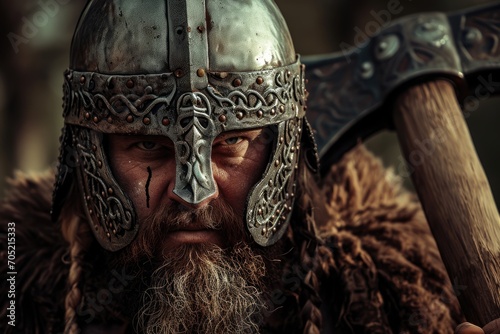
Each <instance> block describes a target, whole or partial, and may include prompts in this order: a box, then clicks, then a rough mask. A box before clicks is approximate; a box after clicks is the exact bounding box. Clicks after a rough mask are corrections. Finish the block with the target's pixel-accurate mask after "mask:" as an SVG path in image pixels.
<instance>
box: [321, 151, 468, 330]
mask: <svg viewBox="0 0 500 334" xmlns="http://www.w3.org/2000/svg"><path fill="white" fill-rule="evenodd" d="M399 181H400V180H398V179H397V178H396V177H395V176H394V175H393V174H392V173H391V172H387V171H386V170H384V169H383V167H382V165H381V163H380V161H378V160H376V159H373V157H372V155H371V154H370V153H368V151H366V150H365V149H364V148H363V147H362V146H359V147H357V148H356V149H354V150H352V151H351V152H349V153H348V154H347V155H346V156H345V157H344V158H343V160H342V162H341V163H339V164H337V165H334V166H332V168H331V172H330V173H329V175H328V176H327V178H326V179H325V181H324V187H323V193H322V195H323V196H324V199H323V200H322V201H323V202H326V203H327V205H326V211H327V213H324V214H322V216H326V217H328V218H327V219H326V220H323V223H321V222H319V225H320V226H319V231H320V232H319V234H320V235H321V237H322V238H324V239H326V243H327V244H328V245H329V247H330V249H332V250H333V253H334V259H335V264H336V266H335V267H336V270H337V275H338V276H340V281H341V282H342V284H343V287H344V291H345V292H347V295H346V296H345V299H344V304H343V308H342V321H344V322H345V323H346V324H347V326H348V327H350V328H352V329H353V330H354V332H355V333H364V332H367V333H373V332H377V333H379V332H380V333H388V332H390V331H391V332H393V333H453V330H454V327H455V325H456V323H457V321H461V320H462V319H461V316H460V310H459V306H458V301H457V300H456V297H455V294H454V292H453V289H452V286H451V284H450V282H449V280H448V276H447V274H446V271H445V269H444V266H443V264H442V262H441V258H440V256H439V252H438V250H437V246H436V244H435V240H434V239H433V237H432V235H431V233H430V230H429V227H428V225H427V222H426V220H425V217H424V215H423V212H422V210H421V208H420V205H419V203H418V201H417V200H416V198H415V196H414V195H413V194H410V193H409V192H407V191H405V190H404V189H403V188H402V187H401V185H400V183H399ZM317 218H319V217H318V215H317ZM367 324H369V325H368V327H369V328H371V329H370V330H366V327H367Z"/></svg>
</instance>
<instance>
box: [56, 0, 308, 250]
mask: <svg viewBox="0 0 500 334" xmlns="http://www.w3.org/2000/svg"><path fill="white" fill-rule="evenodd" d="M115 1H118V0H115ZM118 2H119V1H118ZM99 3H100V1H93V2H90V5H89V6H90V7H91V8H90V9H87V10H86V12H85V13H93V14H92V15H99V13H100V11H95V10H91V9H92V6H98V4H99ZM161 3H163V2H161ZM229 3H231V2H230V1H229V2H228V7H227V8H226V9H223V8H224V7H223V6H219V5H218V1H217V2H213V3H212V2H211V1H209V0H207V1H206V3H205V2H204V1H201V3H200V4H198V5H196V3H193V2H187V3H186V5H181V4H182V0H168V1H167V2H166V4H165V3H163V6H164V8H166V11H167V21H168V22H169V24H165V26H168V27H169V34H170V35H172V38H171V39H169V41H168V43H167V44H168V45H167V47H166V48H167V49H168V50H170V55H169V57H168V62H167V63H169V64H168V66H169V69H170V71H163V70H162V69H160V70H159V71H158V72H157V74H146V73H143V71H142V70H141V71H139V72H140V73H137V74H123V68H122V67H123V66H125V65H123V63H122V64H121V65H120V71H119V73H112V72H113V71H110V72H111V73H100V72H97V71H95V68H94V67H93V66H90V67H91V68H89V69H86V68H85V67H86V66H87V65H86V64H89V63H90V64H96V63H98V64H104V60H103V59H97V60H96V61H89V60H88V59H84V63H82V64H83V65H78V66H77V64H73V66H74V67H78V69H72V70H68V71H67V72H66V74H65V84H64V91H65V94H64V102H65V106H64V118H65V127H64V129H63V136H62V142H61V155H60V158H59V162H60V165H59V172H58V179H57V183H56V190H55V193H54V194H55V195H54V210H53V216H54V218H57V214H58V210H59V208H60V205H61V204H62V202H63V200H62V199H63V196H64V192H65V191H67V184H69V182H70V181H71V180H73V181H76V182H77V183H78V185H79V187H80V191H81V194H82V197H83V198H82V200H83V202H84V204H85V206H84V207H85V211H86V214H87V218H88V221H89V222H90V223H91V225H92V231H93V232H94V235H95V236H96V239H97V240H98V242H99V243H100V244H101V246H102V247H104V248H105V249H108V250H110V251H116V250H119V249H121V248H123V247H125V246H127V245H128V244H129V243H130V242H131V241H132V240H133V239H134V238H135V236H136V234H137V231H138V229H139V228H140V226H139V224H138V221H137V217H136V213H135V209H134V206H133V203H132V202H131V200H130V199H129V198H128V196H127V195H126V194H125V193H124V191H123V190H122V188H121V186H120V185H119V183H118V182H117V181H116V179H115V177H114V175H113V172H112V170H111V168H110V164H109V162H108V161H107V158H106V153H105V149H104V145H103V137H104V136H103V134H113V133H115V134H135V135H157V136H158V135H159V136H166V137H168V138H170V139H171V140H172V142H173V143H174V147H175V157H176V180H175V186H174V190H173V191H174V193H175V194H176V195H177V196H179V197H181V198H182V199H183V200H184V201H186V202H188V203H194V204H196V203H200V202H202V201H203V200H205V199H207V198H209V197H210V196H211V195H213V194H214V192H215V191H216V186H215V181H214V179H213V175H212V169H211V149H212V143H213V141H214V139H215V138H216V137H217V136H219V135H220V134H221V133H223V132H225V131H235V130H246V129H255V128H266V129H274V132H270V134H271V135H270V142H271V145H272V153H271V155H270V158H269V162H268V165H267V167H266V172H265V173H264V175H263V178H262V179H261V180H260V181H258V182H257V184H256V185H255V186H254V187H253V188H252V190H251V191H250V194H249V196H248V198H247V209H246V214H245V218H246V226H247V229H248V231H249V233H250V235H251V236H252V238H253V239H254V240H255V241H256V242H257V243H258V244H259V245H261V246H268V245H272V244H273V243H275V242H276V241H277V240H278V239H279V238H280V237H281V236H282V235H283V233H284V231H285V230H286V227H287V226H288V224H289V221H290V216H291V211H292V208H293V203H294V198H295V192H296V191H295V188H296V185H295V178H296V174H297V173H296V170H297V165H298V159H299V150H300V143H301V135H302V132H303V128H304V126H305V125H306V121H305V118H304V116H305V88H304V67H303V65H301V63H300V60H299V58H298V57H297V58H296V59H295V61H289V60H288V59H289V57H290V54H294V51H293V46H292V45H291V42H290V41H291V39H290V36H289V33H288V30H287V29H286V25H285V24H284V20H283V18H282V17H281V15H280V14H279V12H277V8H276V7H275V5H274V4H273V3H272V2H270V1H266V0H259V1H254V2H251V3H250V2H249V3H248V4H247V5H249V4H250V5H249V6H248V7H246V6H247V5H245V6H244V8H243V7H242V8H243V9H242V10H246V11H249V12H254V11H259V10H260V11H261V13H257V14H255V13H254V14H255V15H253V16H252V17H253V18H252V19H253V20H255V21H256V22H257V21H259V22H260V20H262V17H263V16H267V17H268V19H267V20H266V22H267V23H266V24H272V23H273V22H276V24H275V25H273V29H270V30H272V33H271V34H272V36H269V38H266V37H265V36H263V37H261V39H262V40H263V41H265V43H264V44H262V45H257V46H255V45H254V44H255V43H257V42H258V41H259V40H256V41H251V42H252V45H251V46H249V47H251V48H252V50H251V51H252V52H257V53H258V54H256V56H255V57H248V55H247V58H248V59H247V60H245V61H243V63H244V64H242V65H241V66H239V67H238V65H237V64H238V59H241V58H238V59H230V58H231V54H232V53H231V52H228V50H227V49H228V48H229V47H231V45H233V44H231V43H229V44H228V45H229V46H226V49H225V51H224V52H223V54H222V56H221V57H220V59H218V60H217V62H216V65H214V67H216V68H210V66H209V63H207V62H208V59H209V58H210V59H212V58H213V59H215V58H217V52H215V51H214V50H212V49H211V46H213V45H220V43H216V42H220V41H219V40H220V39H222V38H224V36H226V34H225V33H224V31H227V29H226V28H227V24H228V22H227V20H226V19H225V17H226V13H224V12H223V13H219V14H217V11H219V10H222V11H224V10H230V9H231V8H232V7H231V6H232V5H230V4H229ZM101 5H102V6H104V7H103V8H105V7H106V6H110V2H103V4H101ZM120 6H139V4H138V2H127V3H125V2H123V3H120ZM206 10H207V11H210V16H209V17H210V19H211V20H210V29H211V32H210V31H209V32H207V34H206V35H204V32H205V30H204V29H201V28H200V29H197V30H198V32H194V31H192V30H189V29H188V28H187V27H184V26H183V24H184V25H186V24H188V27H189V26H190V25H189V22H190V20H193V23H194V22H195V21H196V22H198V21H200V20H202V19H203V18H205V11H206ZM234 10H236V9H234V8H233V9H231V10H230V11H231V13H233V12H234ZM133 12H134V10H133V9H131V8H129V9H127V10H125V9H124V10H123V13H133ZM192 12H194V13H192ZM142 13H143V14H144V12H142ZM169 13H175V15H173V14H172V15H173V16H172V15H170V14H169ZM191 14H192V15H191ZM183 15H184V16H183ZM247 16H248V15H247ZM183 17H184V18H183ZM155 18H156V19H157V20H160V18H158V15H157V13H155ZM87 19H88V18H86V17H85V15H84V16H83V18H82V19H81V22H80V24H79V28H78V29H77V33H75V37H74V43H73V45H74V47H75V46H76V48H77V49H78V47H79V46H80V45H85V46H88V45H89V44H92V43H97V44H98V42H95V37H93V35H92V34H95V33H94V32H93V30H92V29H89V27H87V26H86V25H87V23H86V22H87V21H88V22H91V23H92V22H97V21H99V20H97V19H96V18H93V19H90V20H87ZM245 19H246V18H245ZM99 22H101V21H99ZM117 22H118V23H117V24H119V20H118V21H117ZM131 22H132V21H131ZM133 22H140V20H138V19H137V18H135V19H134V20H133ZM186 22H187V23H186ZM269 22H271V23H269ZM91 23H88V24H91ZM99 24H101V23H99ZM138 24H139V23H138ZM219 25H220V26H219ZM238 26H239V27H240V28H241V22H239V23H238ZM198 27H203V25H199V26H198ZM207 27H208V26H207ZM221 27H222V28H224V29H221ZM112 28H114V27H110V28H109V29H112ZM136 28H137V30H140V29H141V28H142V26H141V25H140V24H139V26H138V27H136ZM243 28H244V27H243ZM114 29H117V28H114ZM259 29H262V27H260V28H259ZM132 31H134V30H132ZM141 31H142V30H141ZM186 31H187V32H188V34H187V36H185V35H184V34H185V33H186ZM195 33H196V34H198V35H196V36H194V37H193V38H191V35H190V34H195ZM85 34H90V37H85V36H86V35H85ZM169 34H167V35H169ZM217 34H219V35H220V36H219V35H217ZM240 34H241V35H244V34H248V29H246V28H245V29H243V30H241V31H240ZM170 35H169V36H170ZM110 36H111V35H110ZM127 36H129V35H127ZM221 36H222V37H221ZM251 36H252V37H251V38H254V36H255V34H251ZM277 36H281V37H279V39H278V40H276V39H277V38H278V37H277ZM181 37H182V38H181ZM209 37H210V38H211V40H210V41H208V38H209ZM75 39H77V40H78V41H79V42H78V41H77V42H75ZM82 40H83V41H82ZM270 40H271V42H270ZM89 41H90V42H89ZM91 42H92V43H91ZM212 42H213V43H212ZM238 42H240V44H238V47H240V45H241V41H238ZM108 44H109V45H113V43H111V42H110V43H107V44H106V45H108ZM115 44H116V43H115ZM147 45H148V43H144V48H145V49H146V50H139V51H140V52H142V53H147ZM275 45H278V46H277V48H278V49H279V50H277V51H276V50H272V48H273V47H274V46H275ZM94 48H99V45H97V46H94ZM255 50H257V51H255ZM78 51H79V50H72V55H75V54H76V56H74V57H73V58H74V59H80V58H81V54H80V53H79V52H78ZM139 51H138V52H139ZM239 51H240V54H241V50H239ZM140 52H139V53H140ZM259 52H260V53H262V54H264V55H265V56H266V57H267V58H270V59H271V60H272V61H273V62H274V63H273V64H269V63H267V64H264V65H262V64H261V63H260V62H261V60H262V57H260V56H259V55H260V53H259ZM88 54H89V57H92V55H94V56H95V54H96V53H95V52H94V51H89V52H88ZM207 54H208V56H207ZM269 55H271V56H270V57H269ZM95 57H97V58H99V55H97V56H95ZM120 57H123V54H120ZM106 59H107V58H106ZM137 59H139V60H137ZM140 59H144V57H142V58H141V57H140V54H139V55H135V57H133V60H130V61H131V62H132V63H133V62H137V61H140ZM148 59H149V58H148ZM273 59H274V60H273ZM160 63H162V62H161V61H160ZM186 63H187V64H189V66H188V67H187V68H188V69H190V70H178V69H180V68H186ZM275 63H279V64H288V65H276V64H275ZM162 64H163V65H161V66H160V65H159V68H163V67H162V66H164V65H165V63H164V62H163V63H162ZM234 64H236V65H234ZM101 66H104V65H101ZM151 66H152V65H151V64H148V68H151ZM87 67H88V66H87ZM142 67H144V66H142ZM228 67H229V68H230V70H228ZM240 67H242V68H240ZM137 68H141V66H137V64H135V63H133V64H132V65H131V72H134V70H135V69H137ZM306 128H307V127H305V128H304V129H306ZM306 142H307V143H309V144H311V143H312V144H311V145H308V146H311V147H315V146H314V142H313V139H312V136H307V141H306ZM68 155H71V156H74V157H75V159H74V163H75V165H74V166H71V165H70V164H69V163H68V161H67V159H66V158H65V157H66V156H68ZM72 167H74V168H72ZM73 171H75V172H76V173H73ZM75 174H76V177H75Z"/></svg>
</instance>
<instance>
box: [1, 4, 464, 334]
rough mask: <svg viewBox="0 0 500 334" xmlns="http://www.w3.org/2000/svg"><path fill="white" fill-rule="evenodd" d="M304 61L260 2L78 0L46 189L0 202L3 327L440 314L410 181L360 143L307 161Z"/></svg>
mask: <svg viewBox="0 0 500 334" xmlns="http://www.w3.org/2000/svg"><path fill="white" fill-rule="evenodd" d="M303 72H304V68H303V67H302V66H301V64H300V59H299V58H297V56H296V55H295V52H294V49H293V45H292V42H291V38H290V36H289V33H288V29H287V28H286V24H285V22H284V20H283V18H282V16H281V14H280V13H279V11H278V9H277V8H276V6H275V4H274V3H272V2H270V1H264V0H262V1H229V0H224V1H214V0H207V1H206V2H193V1H173V0H169V1H147V2H137V1H136V2H132V1H124V0H115V1H103V0H97V1H90V2H89V3H88V5H87V7H86V9H85V11H84V13H83V14H82V17H81V18H80V22H79V24H78V27H77V30H76V32H75V35H74V39H73V43H72V48H71V63H70V70H69V71H68V72H67V73H66V75H65V85H64V89H65V106H64V117H65V127H64V129H63V135H62V138H61V155H60V165H59V168H58V171H57V178H56V182H55V188H54V198H53V200H52V199H50V198H49V196H48V194H49V193H50V190H51V189H52V184H53V181H54V180H53V178H52V177H51V176H50V175H45V176H42V177H27V176H22V175H19V176H18V177H17V178H16V180H14V181H13V182H12V190H11V192H10V193H9V195H8V197H7V198H6V200H5V201H4V202H3V204H2V206H1V209H0V212H1V214H0V215H1V217H2V222H5V224H2V228H4V226H9V228H12V227H10V226H11V225H9V223H10V224H12V226H15V231H16V232H15V240H16V245H17V249H16V251H17V255H16V263H15V266H16V268H17V271H18V274H17V276H16V277H15V278H16V284H15V289H16V291H17V294H18V295H17V296H18V297H17V298H16V300H15V304H16V311H15V318H16V319H17V323H16V326H15V327H14V326H11V325H8V326H7V327H5V328H6V332H18V331H19V332H25V333H32V332H47V333H58V332H63V331H64V332H65V333H79V332H83V333H133V332H140V333H253V332H263V333H319V332H320V331H321V332H324V333H428V332H435V333H452V332H453V330H454V328H455V326H456V325H457V324H458V323H459V322H460V321H461V320H462V319H461V315H460V311H459V308H458V304H457V301H456V298H455V296H454V292H453V288H452V286H451V284H450V282H449V280H448V278H447V276H446V272H445V270H444V268H443V265H442V263H441V261H440V258H439V254H438V251H437V249H436V246H435V243H434V241H433V239H432V237H431V234H430V232H429V230H428V227H427V225H426V222H425V220H424V217H423V215H422V212H421V210H420V208H419V206H418V204H417V203H416V201H415V200H414V198H413V196H411V195H409V194H407V193H405V192H404V191H402V190H401V188H400V187H399V185H398V184H397V183H395V181H393V180H391V178H390V174H388V173H386V172H385V171H384V170H383V169H382V167H381V166H380V163H379V162H377V161H375V160H374V159H373V158H372V157H371V155H370V154H368V153H367V152H366V151H365V150H364V149H363V148H361V147H358V148H356V149H355V150H353V151H352V152H350V153H349V154H348V155H347V156H346V157H345V158H344V159H343V160H342V162H340V163H339V164H338V165H336V166H333V167H332V169H331V172H330V174H329V175H328V176H327V177H326V178H325V179H322V180H319V177H318V176H317V175H316V170H317V153H316V149H315V144H314V140H313V137H312V130H311V129H310V128H309V126H308V123H307V120H306V119H305V98H306V93H305V90H304V73H303ZM51 205H52V223H51V222H50V221H51V217H50V216H49V210H50V207H51ZM7 236H8V231H7V230H6V231H5V233H4V234H3V235H2V238H4V239H3V241H2V242H4V244H7V241H6V240H8V239H7V238H6V237H7ZM3 254H5V257H7V256H6V255H7V253H3ZM2 270H3V271H2V272H8V270H7V267H2ZM7 303H9V301H7ZM6 306H7V304H6ZM7 309H8V307H4V308H3V309H2V310H7ZM9 312H10V311H4V313H3V314H2V317H7V316H8V315H10V313H9ZM461 333H465V331H462V332H461Z"/></svg>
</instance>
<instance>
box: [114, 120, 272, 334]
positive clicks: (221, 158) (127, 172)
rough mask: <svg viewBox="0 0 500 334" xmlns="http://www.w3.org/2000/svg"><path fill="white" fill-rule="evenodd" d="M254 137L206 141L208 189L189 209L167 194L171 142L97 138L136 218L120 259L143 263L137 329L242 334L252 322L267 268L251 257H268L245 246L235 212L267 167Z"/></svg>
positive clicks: (265, 151) (258, 136) (241, 134)
mask: <svg viewBox="0 0 500 334" xmlns="http://www.w3.org/2000/svg"><path fill="white" fill-rule="evenodd" d="M264 132H265V131H263V130H262V129H257V130H248V131H238V132H227V133H223V134H222V135H220V136H219V137H217V138H216V139H215V141H214V143H213V147H212V157H211V158H212V160H211V161H212V171H213V176H214V181H215V185H216V192H215V194H214V195H213V196H211V197H209V198H207V199H206V200H204V201H203V202H201V203H198V204H190V203H186V202H185V201H183V200H182V199H181V198H180V197H178V196H177V195H176V194H175V193H174V192H173V189H174V187H175V184H174V183H175V179H176V177H175V176H176V175H175V173H176V164H175V151H174V145H173V143H172V142H171V140H169V139H168V138H166V137H153V136H124V135H110V136H109V137H108V138H107V140H108V156H109V158H110V161H111V165H112V168H113V170H114V173H115V176H116V177H117V179H118V181H119V182H120V184H121V185H122V187H123V188H124V191H125V192H126V193H127V194H128V195H129V196H130V198H131V200H132V201H133V203H134V206H135V209H136V213H137V216H138V220H139V232H138V236H137V238H136V240H134V241H133V242H132V243H131V244H130V245H129V246H128V247H127V249H126V252H125V254H123V255H122V256H121V259H122V260H121V261H122V263H123V262H125V263H129V264H130V263H131V264H136V265H139V267H141V268H142V267H143V265H144V263H148V262H151V263H152V264H153V267H152V268H151V271H150V272H147V270H146V271H145V272H144V274H143V277H144V276H145V277H146V279H147V280H149V281H148V283H147V286H145V287H143V288H142V289H143V294H142V303H141V306H140V309H139V310H138V311H137V314H136V315H137V319H138V325H139V327H140V328H142V331H143V332H145V333H149V332H154V333H157V332H161V333H178V332H197V333H198V332H199V333H208V332H210V333H239V332H245V333H247V332H250V331H256V330H257V328H258V327H259V325H260V324H261V323H262V322H261V321H262V320H261V317H260V315H261V314H262V311H263V310H264V302H263V299H262V298H263V297H262V293H263V289H265V287H264V275H266V272H269V271H273V270H275V269H274V268H273V267H274V266H273V265H270V264H268V263H267V262H266V261H265V260H264V257H263V256H261V255H260V254H261V253H263V252H264V251H265V252H266V254H267V255H266V257H269V258H272V257H274V255H273V254H272V253H270V252H269V251H270V250H269V249H267V248H266V249H265V250H262V249H253V247H251V246H250V244H249V243H248V240H247V237H246V235H245V226H244V225H245V224H244V221H245V220H244V211H245V204H246V198H247V195H248V193H249V191H250V189H251V188H252V186H254V185H255V183H256V182H257V181H258V180H260V179H261V177H262V173H263V172H264V169H265V167H266V165H267V162H268V160H269V153H270V152H269V151H270V147H269V146H270V145H269V143H268V142H267V141H266V140H264V138H263V137H264ZM272 268H273V269H272ZM139 278H140V277H139Z"/></svg>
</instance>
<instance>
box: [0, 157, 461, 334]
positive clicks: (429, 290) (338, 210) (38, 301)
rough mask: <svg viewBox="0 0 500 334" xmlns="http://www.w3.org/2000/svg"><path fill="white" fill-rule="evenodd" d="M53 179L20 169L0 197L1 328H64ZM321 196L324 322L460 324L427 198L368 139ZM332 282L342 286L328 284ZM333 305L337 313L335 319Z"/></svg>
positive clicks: (369, 328) (348, 326) (64, 263)
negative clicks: (385, 163) (12, 254)
mask: <svg viewBox="0 0 500 334" xmlns="http://www.w3.org/2000/svg"><path fill="white" fill-rule="evenodd" d="M53 184H54V176H53V174H52V173H45V174H41V175H24V174H16V176H15V178H14V179H13V180H10V190H9V192H8V194H7V196H6V198H5V199H4V200H3V202H1V203H0V224H1V225H0V245H1V249H0V252H1V253H0V256H1V257H2V263H1V268H0V270H1V273H2V277H3V279H2V285H1V288H0V290H1V291H0V293H1V296H2V302H1V304H2V308H1V314H0V317H1V318H2V319H4V320H3V321H2V322H0V332H2V333H3V332H5V333H62V331H63V328H64V298H65V295H66V292H67V283H66V281H67V275H68V270H69V264H68V244H67V242H66V241H65V240H64V239H63V237H62V234H61V231H60V226H59V225H58V224H56V223H53V222H51V220H50V208H51V199H52V188H53ZM318 200H320V201H322V202H323V205H317V206H316V205H315V207H317V211H316V213H315V216H316V217H318V218H317V221H316V225H317V231H318V234H319V235H320V236H321V238H322V240H324V245H326V246H327V247H329V248H330V249H331V250H332V254H333V264H332V266H331V267H332V268H334V269H333V271H334V272H333V273H332V275H331V277H332V278H330V279H329V280H328V281H327V282H320V284H323V285H324V286H326V289H322V291H327V292H323V295H322V296H321V298H322V300H323V301H324V307H322V313H323V318H324V319H325V318H326V321H325V322H326V325H325V326H324V328H323V332H325V333H331V332H334V333H337V332H341V333H349V332H352V333H390V332H393V333H453V330H454V328H455V326H456V324H457V322H459V321H462V318H461V315H460V310H459V307H458V303H457V300H456V298H455V295H454V292H453V288H452V286H451V284H450V281H449V280H448V277H447V275H446V272H445V270H444V267H443V264H442V262H441V259H440V256H439V253H438V250H437V247H436V244H435V241H434V239H433V238H432V235H431V233H430V230H429V228H428V226H427V223H426V221H425V218H424V216H423V213H422V211H421V208H420V206H419V204H418V202H417V201H416V199H415V196H414V195H412V194H410V193H408V192H406V191H405V190H403V189H402V187H401V186H400V184H399V181H398V180H397V178H396V177H395V176H393V174H391V173H390V172H387V171H386V170H384V168H383V167H382V165H381V163H380V161H378V160H377V159H375V158H374V157H373V156H372V155H371V154H370V153H368V152H367V151H366V150H365V149H364V148H363V147H357V148H355V149H353V150H352V151H351V152H349V153H348V154H346V155H345V156H344V158H343V159H342V160H341V161H340V162H339V163H338V164H336V165H335V166H332V169H331V171H330V173H329V174H328V175H327V177H326V178H325V179H324V180H323V182H322V184H321V192H320V194H319V196H318ZM324 203H326V205H325V204H324ZM9 222H10V223H12V222H13V223H15V251H16V258H15V261H14V262H15V271H17V275H16V291H15V296H16V298H15V302H16V307H15V325H16V326H15V327H12V326H8V325H7V324H6V322H5V319H8V318H7V315H8V314H9V311H8V310H7V306H8V305H9V302H10V300H9V299H7V298H6V296H7V294H8V291H9V284H5V282H6V278H7V277H6V273H7V272H9V271H11V270H9V268H8V267H7V227H8V223H9ZM292 224H293V223H292ZM333 284H335V285H336V286H337V287H338V288H335V289H329V288H328V285H333ZM328 291H330V292H328ZM325 293H326V294H328V293H329V294H331V296H328V295H325ZM329 312H331V314H333V313H335V314H336V315H337V316H335V317H333V316H332V317H331V319H329V315H328V314H329ZM381 324H386V325H387V326H386V327H384V325H381ZM306 327H307V326H306ZM340 328H342V330H341V329H340ZM304 332H305V333H307V332H311V333H312V332H314V331H307V328H306V329H305V330H304Z"/></svg>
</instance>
